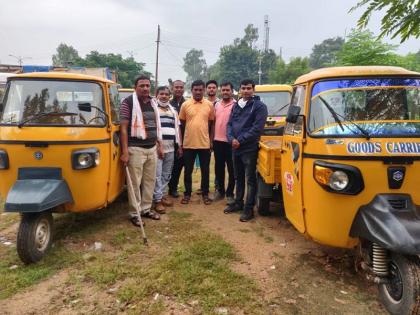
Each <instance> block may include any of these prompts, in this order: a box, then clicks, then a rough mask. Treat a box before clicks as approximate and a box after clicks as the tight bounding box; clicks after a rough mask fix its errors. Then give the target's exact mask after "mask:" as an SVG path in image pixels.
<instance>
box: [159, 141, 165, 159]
mask: <svg viewBox="0 0 420 315" xmlns="http://www.w3.org/2000/svg"><path fill="white" fill-rule="evenodd" d="M157 154H158V158H159V159H161V160H163V156H164V155H165V154H164V153H163V146H161V145H159V146H158V148H157Z"/></svg>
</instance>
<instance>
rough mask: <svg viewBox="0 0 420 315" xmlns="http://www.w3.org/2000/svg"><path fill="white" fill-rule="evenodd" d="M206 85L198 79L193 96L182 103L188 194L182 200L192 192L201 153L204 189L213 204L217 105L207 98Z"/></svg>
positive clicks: (207, 199)
mask: <svg viewBox="0 0 420 315" xmlns="http://www.w3.org/2000/svg"><path fill="white" fill-rule="evenodd" d="M204 89H205V84H204V82H203V81H201V80H196V81H194V82H193V83H192V84H191V92H192V98H191V99H189V100H187V101H185V102H184V103H183V104H182V107H181V111H180V113H179V120H180V121H181V124H182V125H183V127H184V128H182V129H183V130H184V140H183V147H182V148H183V153H184V164H185V168H184V185H185V193H184V198H183V199H182V200H181V203H183V204H187V203H188V202H189V201H190V198H191V192H192V172H193V170H194V162H195V158H196V156H197V155H198V158H199V160H200V170H201V192H202V198H203V201H204V204H206V205H207V204H210V203H211V201H212V200H211V199H210V198H209V168H210V155H211V153H210V150H211V149H212V142H211V139H213V121H214V108H213V104H212V103H211V102H209V101H208V100H206V99H204Z"/></svg>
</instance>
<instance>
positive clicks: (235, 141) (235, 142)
mask: <svg viewBox="0 0 420 315" xmlns="http://www.w3.org/2000/svg"><path fill="white" fill-rule="evenodd" d="M240 145H241V144H240V143H239V141H238V140H236V139H233V140H232V148H234V149H235V150H236V149H239V147H240Z"/></svg>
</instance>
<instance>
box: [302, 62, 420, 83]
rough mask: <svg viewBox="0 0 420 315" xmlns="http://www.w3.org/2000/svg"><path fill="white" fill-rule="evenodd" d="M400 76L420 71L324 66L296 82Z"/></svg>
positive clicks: (414, 74) (415, 74) (375, 67)
mask: <svg viewBox="0 0 420 315" xmlns="http://www.w3.org/2000/svg"><path fill="white" fill-rule="evenodd" d="M387 75H389V76H398V75H403V76H407V75H411V76H420V73H419V72H414V71H410V70H407V69H404V68H401V67H391V66H348V67H331V68H322V69H317V70H314V71H311V72H309V73H307V74H304V75H302V76H300V77H298V78H297V79H296V81H295V84H302V83H305V82H309V81H314V80H319V79H326V78H340V77H360V76H387Z"/></svg>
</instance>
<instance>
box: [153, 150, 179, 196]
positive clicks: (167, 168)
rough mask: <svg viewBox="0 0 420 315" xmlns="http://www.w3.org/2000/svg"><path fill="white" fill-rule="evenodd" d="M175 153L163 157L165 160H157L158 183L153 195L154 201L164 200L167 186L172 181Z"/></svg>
mask: <svg viewBox="0 0 420 315" xmlns="http://www.w3.org/2000/svg"><path fill="white" fill-rule="evenodd" d="M174 158H175V155H174V152H168V153H165V154H164V155H163V159H162V160H161V159H158V160H157V165H156V183H155V191H154V193H153V201H155V202H159V201H161V200H162V197H163V194H164V192H165V189H166V186H167V185H168V183H169V181H170V179H171V173H172V167H173V165H174Z"/></svg>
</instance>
